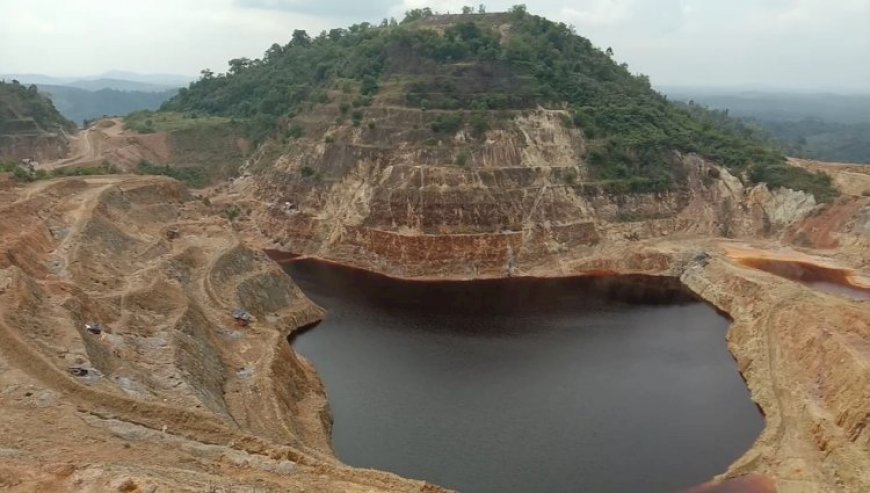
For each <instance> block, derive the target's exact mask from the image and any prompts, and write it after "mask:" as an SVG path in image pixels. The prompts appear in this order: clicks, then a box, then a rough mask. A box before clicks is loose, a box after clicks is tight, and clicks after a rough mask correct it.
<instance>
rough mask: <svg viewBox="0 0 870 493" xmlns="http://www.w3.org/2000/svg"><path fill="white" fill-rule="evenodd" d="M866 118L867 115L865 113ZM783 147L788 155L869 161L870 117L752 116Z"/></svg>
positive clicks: (819, 158)
mask: <svg viewBox="0 0 870 493" xmlns="http://www.w3.org/2000/svg"><path fill="white" fill-rule="evenodd" d="M867 118H868V120H870V115H867ZM754 121H755V122H756V123H757V124H758V125H760V126H762V127H764V129H765V130H767V131H768V132H770V134H771V135H772V136H773V137H774V138H775V139H776V140H777V141H778V142H779V143H780V144H781V145H782V146H783V147H784V148H785V152H786V153H788V155H789V156H794V157H802V158H808V159H818V160H820V161H834V162H843V163H862V164H870V121H868V122H867V123H834V122H826V121H822V120H818V119H809V120H801V121H792V122H786V121H764V120H754Z"/></svg>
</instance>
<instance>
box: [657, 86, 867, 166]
mask: <svg viewBox="0 0 870 493" xmlns="http://www.w3.org/2000/svg"><path fill="white" fill-rule="evenodd" d="M659 90H660V91H661V92H662V93H664V94H666V95H667V96H668V97H669V98H670V99H671V100H674V101H682V102H689V101H693V102H695V103H696V104H699V105H703V106H707V107H709V108H715V109H718V110H728V112H729V114H730V115H731V116H736V117H739V118H742V119H744V120H748V121H751V122H753V123H755V124H757V125H759V126H761V127H763V128H764V129H765V130H767V132H768V133H769V134H770V136H771V137H773V138H774V139H776V141H777V142H778V143H779V145H780V146H781V147H782V148H783V150H784V151H785V152H786V153H788V154H789V155H791V156H795V157H805V158H810V159H819V160H822V161H843V162H851V163H865V164H870V88H868V93H867V94H842V93H841V94H830V93H810V92H786V91H775V90H740V89H733V90H729V89H716V88H685V87H660V88H659Z"/></svg>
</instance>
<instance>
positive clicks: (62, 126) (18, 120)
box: [0, 81, 75, 135]
mask: <svg viewBox="0 0 870 493" xmlns="http://www.w3.org/2000/svg"><path fill="white" fill-rule="evenodd" d="M61 131H65V132H73V131H75V124H74V123H72V122H71V121H69V120H67V119H66V118H64V117H63V116H62V115H61V114H60V113H59V112H58V111H57V109H56V108H55V107H54V105H53V104H52V102H51V100H50V99H48V98H47V97H46V96H44V95H43V94H40V93H39V91H38V90H37V88H36V86H33V85H31V86H25V85H22V84H19V83H18V82H17V81H12V82H3V81H0V135H7V134H9V135H11V134H35V133H44V132H48V133H58V132H61Z"/></svg>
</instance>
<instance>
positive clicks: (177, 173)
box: [136, 159, 208, 188]
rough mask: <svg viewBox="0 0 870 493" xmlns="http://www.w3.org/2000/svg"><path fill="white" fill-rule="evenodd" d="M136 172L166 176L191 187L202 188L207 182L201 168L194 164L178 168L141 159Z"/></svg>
mask: <svg viewBox="0 0 870 493" xmlns="http://www.w3.org/2000/svg"><path fill="white" fill-rule="evenodd" d="M136 173H138V174H140V175H158V176H168V177H170V178H175V179H176V180H178V181H180V182H183V183H184V184H185V185H187V186H189V187H191V188H202V187H204V186H206V185H207V184H208V179H207V178H206V175H205V173H204V172H203V170H202V168H199V167H196V166H190V167H182V168H178V167H173V166H170V165H168V164H155V163H152V162H151V161H147V160H144V159H143V160H142V161H139V164H138V165H137V166H136Z"/></svg>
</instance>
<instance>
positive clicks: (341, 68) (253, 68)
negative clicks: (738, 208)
mask: <svg viewBox="0 0 870 493" xmlns="http://www.w3.org/2000/svg"><path fill="white" fill-rule="evenodd" d="M463 12H464V13H463V14H456V15H435V14H433V13H432V11H431V10H429V9H417V10H414V11H411V12H409V13H408V14H407V16H406V18H405V19H404V20H403V21H402V22H396V21H395V20H384V21H383V22H382V23H381V24H380V25H379V26H373V25H370V24H368V23H363V24H356V25H353V26H351V27H349V28H348V29H332V30H330V31H324V32H322V33H321V34H320V35H318V36H316V37H313V38H312V37H310V36H309V35H308V34H307V33H306V32H305V31H300V30H297V31H294V32H293V35H292V38H291V40H290V41H289V42H288V43H287V44H286V45H283V46H282V45H279V44H274V45H272V47H271V48H269V50H268V51H267V52H266V53H265V55H264V57H263V58H262V59H257V60H249V59H245V58H240V59H234V60H231V61H230V62H229V70H228V72H227V73H224V74H215V73H213V72H211V71H209V70H204V71H203V72H202V77H201V78H200V79H199V80H198V81H197V82H195V83H193V84H191V85H190V87H189V88H186V89H182V90H181V91H180V92H179V94H178V95H177V96H176V97H175V98H173V99H172V100H170V101H169V102H167V103H166V104H165V105H164V106H163V109H164V110H166V111H174V112H181V113H193V114H207V115H216V116H223V117H231V118H235V119H240V120H242V119H243V120H245V121H247V122H248V124H249V127H250V128H251V132H252V134H253V136H254V137H255V138H262V137H263V136H266V135H269V133H270V132H272V131H273V130H274V129H276V128H277V127H278V126H279V125H280V126H284V127H286V126H287V122H288V120H289V119H291V118H292V117H294V116H295V115H297V114H299V113H300V112H302V111H305V110H308V109H311V108H313V107H315V106H316V105H317V104H326V103H329V102H330V94H331V92H333V91H335V90H341V91H343V92H345V93H353V94H355V95H356V99H355V101H354V106H355V107H361V106H367V105H369V104H372V102H373V101H376V102H377V103H376V104H393V105H395V104H398V105H403V106H408V107H416V108H420V109H421V110H429V109H433V110H439V111H442V112H444V114H443V115H442V116H441V117H439V120H438V121H437V122H436V124H433V125H432V131H433V133H435V134H440V135H444V134H449V133H456V132H457V131H459V130H460V129H462V128H469V129H470V130H472V133H473V134H476V135H481V134H483V133H485V132H486V130H487V129H488V128H489V125H490V123H489V122H490V121H492V119H498V118H511V117H512V116H513V115H514V114H515V113H516V111H517V110H525V109H530V108H535V107H539V106H540V107H545V108H557V109H565V110H568V113H567V115H570V116H567V115H566V118H565V124H566V125H569V126H576V127H577V128H579V129H581V130H582V131H583V133H584V135H585V136H586V138H587V140H588V141H589V145H588V155H587V161H588V162H589V163H590V165H591V168H592V170H593V171H594V173H595V176H596V178H598V179H600V180H608V181H614V182H623V183H625V184H626V187H623V188H624V189H626V190H629V191H652V190H665V189H669V188H676V187H679V186H681V185H682V183H683V171H682V168H681V166H679V164H678V161H677V159H676V153H677V152H681V153H698V154H701V155H703V156H706V157H708V158H710V159H713V160H715V161H717V162H719V163H721V164H723V165H725V166H727V167H728V168H729V169H731V170H733V171H734V172H735V173H738V174H740V175H741V176H745V177H747V179H751V177H756V178H758V177H763V176H767V175H770V174H771V173H769V172H767V171H765V170H775V173H773V174H775V175H776V176H777V177H780V178H781V177H786V179H784V180H779V181H778V183H777V185H779V186H789V187H794V188H797V189H803V190H807V191H810V192H813V193H814V194H816V196H817V197H818V198H820V199H823V200H827V199H829V198H831V197H832V196H833V195H835V192H834V191H833V188H832V187H831V185H830V181H829V180H828V179H827V178H826V177H825V176H823V175H811V174H809V173H807V172H805V171H803V170H800V169H796V168H791V167H787V166H786V164H785V159H784V156H783V155H782V153H781V152H780V151H779V150H777V149H775V148H774V147H772V146H770V145H769V144H768V143H767V142H765V140H764V139H763V138H761V137H759V136H758V135H757V134H756V133H754V132H753V131H752V129H751V127H748V126H743V125H739V124H737V123H735V122H734V121H732V120H730V119H728V118H727V117H726V118H724V119H723V118H721V117H720V115H716V114H708V113H706V112H705V111H704V110H703V109H701V108H687V107H681V106H677V105H674V104H672V103H670V102H669V101H668V100H667V99H666V98H665V97H664V96H662V95H660V94H658V93H657V92H655V91H654V90H652V88H651V87H650V83H649V80H648V78H647V77H646V76H642V75H633V74H632V73H631V72H630V71H629V69H628V66H627V65H625V64H618V63H616V62H615V61H614V60H613V53H612V50H610V49H607V50H600V49H598V48H596V47H595V46H593V45H592V43H591V42H590V41H589V40H588V39H586V38H584V37H582V36H579V35H577V34H576V33H575V32H574V31H573V29H572V28H570V27H569V26H566V25H565V24H562V23H555V22H551V21H549V20H547V19H544V18H543V17H539V16H535V15H531V14H529V13H527V12H526V10H525V7H522V6H519V7H514V8H513V9H512V10H511V11H510V12H508V13H499V14H482V13H477V14H475V13H471V9H464V11H463ZM397 94H398V95H399V96H400V97H396V95H397ZM348 110H349V108H348ZM344 111H346V110H345V109H343V112H344ZM355 113H356V112H355ZM356 120H357V119H355V120H354V121H355V123H356Z"/></svg>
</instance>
